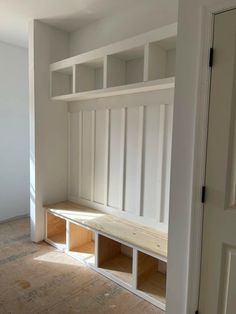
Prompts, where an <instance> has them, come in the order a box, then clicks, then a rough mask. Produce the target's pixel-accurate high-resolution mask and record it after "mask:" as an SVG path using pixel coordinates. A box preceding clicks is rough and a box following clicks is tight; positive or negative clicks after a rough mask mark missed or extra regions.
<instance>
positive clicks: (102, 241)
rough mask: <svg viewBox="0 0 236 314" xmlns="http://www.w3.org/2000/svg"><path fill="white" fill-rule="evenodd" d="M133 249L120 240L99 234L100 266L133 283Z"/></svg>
mask: <svg viewBox="0 0 236 314" xmlns="http://www.w3.org/2000/svg"><path fill="white" fill-rule="evenodd" d="M132 261H133V249H132V248H131V247H129V246H126V245H124V244H121V243H120V242H118V241H115V240H112V239H110V238H107V237H105V236H103V235H99V242H98V267H99V268H101V269H104V270H105V271H106V272H109V273H110V274H111V275H113V276H114V277H116V278H118V279H120V280H122V281H123V282H125V283H127V284H129V285H132V278H133V275H132Z"/></svg>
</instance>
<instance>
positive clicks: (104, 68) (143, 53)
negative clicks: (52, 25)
mask: <svg viewBox="0 0 236 314" xmlns="http://www.w3.org/2000/svg"><path fill="white" fill-rule="evenodd" d="M176 35H177V25H176V24H171V25H168V26H165V27H162V28H159V29H157V30H152V31H150V32H147V33H144V34H141V35H138V36H135V37H132V38H129V39H126V40H123V41H120V42H118V43H113V44H111V45H108V46H106V47H102V48H99V49H95V50H93V51H89V52H86V53H83V54H80V55H77V56H74V57H70V58H67V59H64V60H61V61H58V62H55V63H53V64H51V65H50V81H51V88H50V97H51V100H64V101H76V100H84V99H94V98H101V97H108V96H118V95H125V94H132V93H138V92H146V91H152V90H161V89H167V88H172V87H174V79H173V77H174V76H175V46H176Z"/></svg>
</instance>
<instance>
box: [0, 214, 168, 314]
mask: <svg viewBox="0 0 236 314" xmlns="http://www.w3.org/2000/svg"><path fill="white" fill-rule="evenodd" d="M0 313H1V314H10V313H11V314H28V313H34V314H41V313H42V314H44V313H45V314H46V313H50V314H58V313H60V314H67V313H68V314H72V313H81V314H90V313H91V314H94V313H96V314H112V313H121V314H128V313H135V314H144V313H145V314H149V313H155V314H163V313H164V312H163V311H161V310H159V309H158V308H156V307H155V306H153V305H151V304H149V303H148V302H146V301H144V300H142V299H141V298H139V297H137V296H135V295H133V294H132V293H131V292H129V291H127V290H126V289H123V288H122V287H120V286H119V285H117V284H116V283H114V282H112V281H111V280H109V279H107V278H105V277H103V276H102V275H99V274H98V273H96V272H95V271H93V270H91V269H89V268H88V267H86V266H84V265H82V264H81V263H79V262H78V261H76V260H75V259H73V258H72V257H70V256H67V255H66V254H64V253H62V252H60V251H58V250H56V249H55V248H53V247H52V246H49V245H47V244H46V243H44V242H42V243H40V244H34V243H32V242H31V241H30V239H29V220H28V219H21V220H17V221H14V222H10V223H5V224H0Z"/></svg>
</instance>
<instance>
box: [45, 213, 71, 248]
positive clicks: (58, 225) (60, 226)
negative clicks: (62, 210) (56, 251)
mask: <svg viewBox="0 0 236 314" xmlns="http://www.w3.org/2000/svg"><path fill="white" fill-rule="evenodd" d="M47 239H48V240H50V241H52V242H53V243H54V244H55V245H56V246H60V247H62V248H65V247H66V220H65V219H63V218H60V217H57V216H55V215H53V214H51V213H49V212H47Z"/></svg>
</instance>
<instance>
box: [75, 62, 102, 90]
mask: <svg viewBox="0 0 236 314" xmlns="http://www.w3.org/2000/svg"><path fill="white" fill-rule="evenodd" d="M103 73H104V59H103V58H100V59H96V60H92V61H90V62H87V63H82V64H77V65H76V67H75V92H76V93H79V92H85V91H90V90H96V89H102V88H103V87H104V81H103V80H104V75H103Z"/></svg>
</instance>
